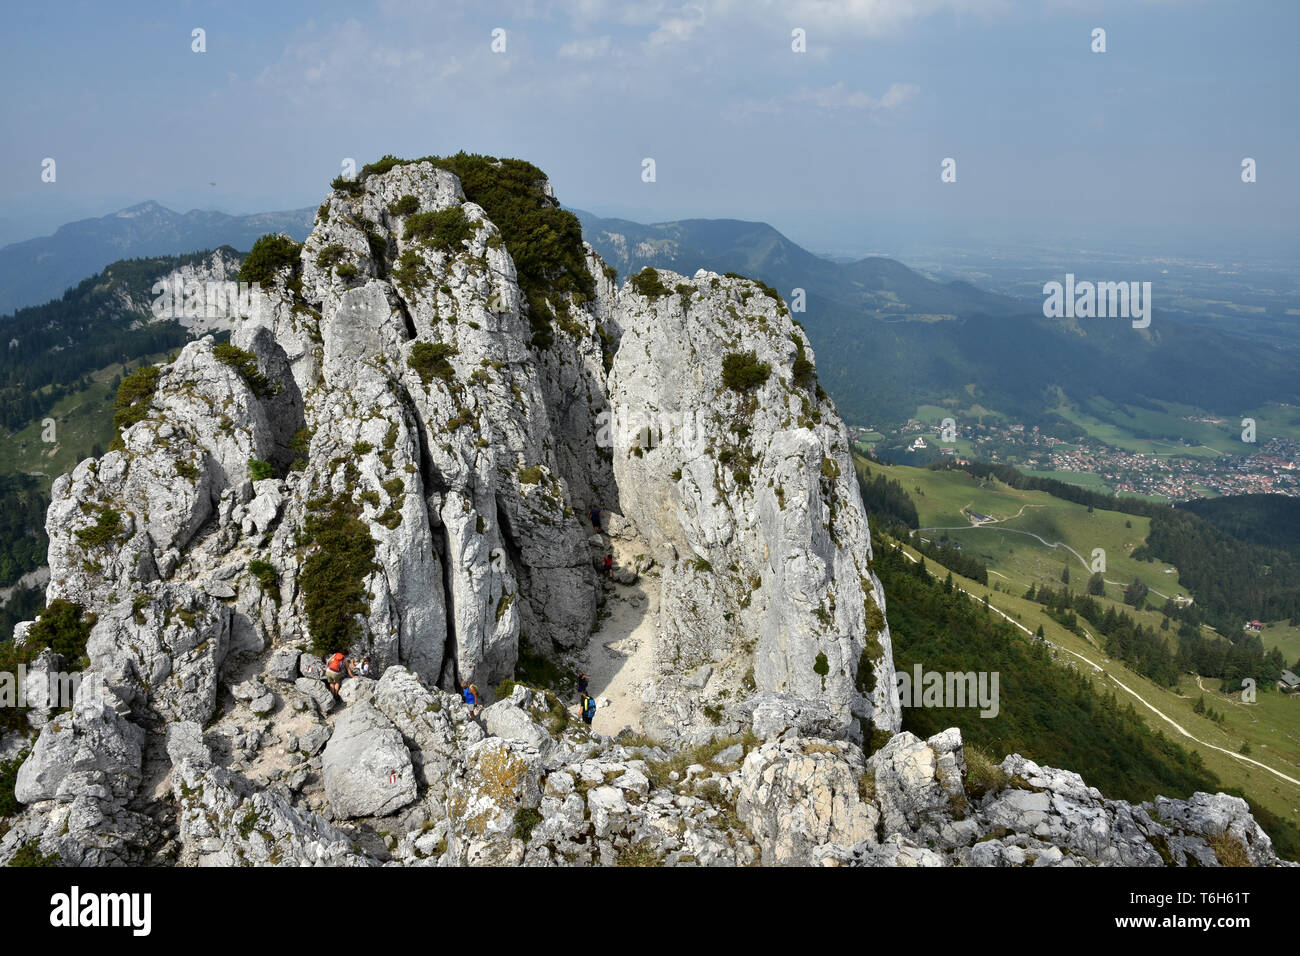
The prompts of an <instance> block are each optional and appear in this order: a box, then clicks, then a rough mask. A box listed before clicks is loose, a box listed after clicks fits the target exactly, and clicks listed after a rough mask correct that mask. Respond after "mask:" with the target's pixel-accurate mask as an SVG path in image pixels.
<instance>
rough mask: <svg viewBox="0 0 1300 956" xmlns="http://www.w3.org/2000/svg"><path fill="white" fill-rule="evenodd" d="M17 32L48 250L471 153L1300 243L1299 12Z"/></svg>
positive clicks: (756, 5) (20, 193) (1040, 8)
mask: <svg viewBox="0 0 1300 956" xmlns="http://www.w3.org/2000/svg"><path fill="white" fill-rule="evenodd" d="M6 21H7V22H6V26H7V29H6V31H5V34H4V35H3V36H2V37H0V63H2V64H3V65H2V66H0V71H3V75H4V79H5V81H6V82H4V84H3V86H2V87H0V125H2V126H3V129H4V130H5V135H4V137H3V140H2V142H0V171H2V172H3V176H0V219H3V220H7V225H8V227H9V228H10V229H12V228H13V223H14V222H15V221H17V222H20V223H21V224H22V228H26V227H27V226H30V228H26V232H25V234H28V235H34V234H38V233H42V232H48V231H50V229H51V228H52V226H53V225H56V224H58V223H60V222H63V221H67V220H69V219H73V218H78V217H82V216H90V215H103V214H105V213H107V212H110V211H112V210H115V209H118V208H121V207H122V206H125V205H128V204H131V203H134V202H139V201H142V200H145V199H156V200H158V201H160V202H162V203H164V204H165V205H168V206H170V207H172V208H176V209H180V210H187V209H190V208H195V207H199V208H218V209H223V210H226V211H230V212H253V211H258V210H265V209H283V208H291V207H299V206H308V205H316V204H318V203H319V202H320V201H321V199H322V197H323V195H324V194H325V192H326V190H327V188H328V183H329V180H330V179H331V178H333V176H335V175H336V174H337V173H338V172H339V169H340V163H341V162H342V160H343V159H344V158H345V157H352V158H355V159H356V160H357V162H358V164H362V163H365V162H367V161H370V160H373V159H375V158H377V157H378V156H380V155H382V154H383V153H388V152H391V153H395V154H397V155H400V156H416V155H426V154H430V153H449V152H455V151H457V150H459V149H466V150H469V151H472V152H485V153H492V154H495V155H510V156H519V157H522V158H525V159H529V160H531V161H532V162H534V163H536V164H537V165H539V166H540V167H542V168H543V169H544V170H545V171H546V172H547V173H548V174H549V175H550V177H551V180H552V183H553V185H554V187H555V190H556V193H557V194H558V196H559V197H560V199H561V200H562V201H563V202H564V203H566V204H567V205H570V206H575V207H579V208H583V209H587V210H589V211H592V212H595V213H598V214H601V215H622V216H626V217H628V218H634V219H639V220H642V221H662V220H667V219H674V218H683V217H735V218H742V219H756V220H766V221H768V222H771V223H772V224H773V225H775V226H777V228H779V229H781V230H782V231H784V232H786V233H787V234H788V235H789V236H790V237H791V238H793V239H795V240H796V241H798V242H801V243H802V244H804V245H807V246H809V247H810V248H814V249H840V250H846V251H849V250H859V249H863V250H864V249H868V248H872V247H875V246H880V245H882V244H883V245H888V244H890V243H891V241H893V240H896V239H898V238H899V237H908V238H911V239H915V238H917V237H921V238H925V237H929V238H936V239H938V238H947V237H964V238H966V239H969V240H974V241H978V240H979V239H981V238H984V237H989V238H992V237H998V238H1012V239H1033V238H1045V239H1047V238H1054V239H1057V240H1061V241H1069V240H1070V239H1072V238H1073V237H1080V238H1083V237H1089V238H1092V239H1096V238H1099V237H1101V238H1104V237H1109V236H1114V237H1117V238H1118V237H1121V236H1122V237H1123V238H1124V239H1126V240H1132V241H1139V242H1144V243H1150V244H1153V245H1157V246H1158V245H1159V244H1161V243H1168V244H1170V245H1171V246H1173V245H1178V246H1179V249H1180V250H1186V249H1187V248H1188V246H1189V244H1190V246H1191V247H1193V248H1194V247H1195V246H1196V244H1198V243H1205V244H1212V243H1213V242H1216V241H1219V240H1224V239H1230V240H1234V241H1241V242H1245V243H1247V244H1249V243H1252V242H1260V243H1264V244H1270V243H1278V242H1280V241H1281V242H1286V241H1291V242H1294V240H1295V239H1296V237H1297V227H1296V223H1297V221H1298V219H1300V186H1298V185H1297V179H1296V175H1297V162H1296V159H1297V155H1298V150H1300V142H1298V139H1300V134H1298V133H1297V122H1296V119H1297V109H1296V104H1295V99H1294V97H1295V93H1296V91H1297V89H1300V82H1298V81H1300V76H1298V74H1300V65H1298V59H1297V57H1295V55H1294V53H1295V49H1296V39H1295V38H1296V36H1297V29H1298V28H1300V4H1297V3H1294V2H1286V0H1282V2H1263V0H1261V2H1251V0H1246V2H1232V0H1225V2H1214V0H1201V2H1197V0H1187V2H1175V0H1163V2H1157V0H1124V2H1105V0H1095V2H1094V0H1040V2H1028V0H911V2H902V0H841V2H828V0H783V2H776V0H687V2H677V0H674V2H669V0H643V2H638V3H631V4H616V3H610V2H605V0H570V2H555V3H548V2H543V0H532V2H527V0H521V2H516V3H490V2H478V3H469V2H466V3H460V2H448V3H408V2H402V0H389V2H378V3H373V4H365V3H358V2H348V3H330V2H326V3H299V2H265V0H263V2H259V3H234V2H231V3H133V4H104V3H59V2H50V3H43V4H25V5H15V6H13V7H11V8H10V9H9V10H8V11H7V12H6ZM796 27H797V28H802V29H803V30H805V31H806V36H807V52H806V53H802V54H799V53H795V52H793V51H792V50H791V31H792V30H793V29H795V28H796ZM1094 27H1101V28H1104V29H1105V30H1106V31H1107V36H1106V40H1107V52H1106V53H1104V54H1099V53H1093V52H1091V50H1090V44H1091V32H1092V30H1093V28H1094ZM194 28H202V29H204V30H205V31H206V45H207V50H206V52H204V53H195V52H192V50H191V31H192V30H193V29H194ZM495 28H501V29H504V30H505V31H506V34H505V37H506V49H505V52H503V53H494V52H493V51H492V49H491V43H492V31H493V29H495ZM1246 156H1249V157H1253V158H1254V159H1255V160H1256V161H1257V163H1258V182H1256V183H1254V184H1252V185H1246V184H1243V183H1242V182H1241V179H1240V163H1241V160H1242V158H1243V157H1246ZM45 157H53V158H54V159H55V160H56V162H57V164H58V165H57V174H58V178H57V182H55V183H53V184H50V183H43V182H41V178H40V172H41V161H42V159H43V158H45ZM645 157H653V158H654V159H655V161H656V167H657V169H656V172H657V181H656V182H654V183H645V182H642V180H641V168H642V165H641V164H642V160H643V158H645ZM945 157H953V158H954V159H956V161H957V182H955V183H950V184H945V183H941V182H940V179H939V172H940V163H941V161H942V160H943V159H944V158H945ZM214 183H215V185H211V184H214ZM22 228H20V231H22Z"/></svg>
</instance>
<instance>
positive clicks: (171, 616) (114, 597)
mask: <svg viewBox="0 0 1300 956" xmlns="http://www.w3.org/2000/svg"><path fill="white" fill-rule="evenodd" d="M523 172H524V173H525V174H526V175H531V173H530V172H529V170H528V169H524V170H523ZM509 173H510V175H511V176H516V177H517V176H518V174H519V173H520V169H519V168H518V167H517V166H512V167H510V169H509ZM484 174H485V175H487V173H486V172H485V173H484ZM503 175H505V173H504V172H503ZM525 186H526V187H527V188H526V189H525V190H524V194H521V195H518V196H516V198H517V199H518V200H519V201H520V202H521V203H523V204H524V205H529V206H530V208H532V207H536V208H537V209H545V210H552V209H553V207H554V204H555V200H554V197H553V195H551V193H550V188H549V186H548V185H546V183H545V181H544V180H541V181H539V182H531V183H525ZM503 188H510V189H515V190H519V189H520V186H519V183H518V182H517V181H516V180H509V181H508V182H505V184H504V185H503ZM480 198H483V199H484V202H488V203H489V204H491V203H490V201H489V199H488V198H486V197H485V196H484V195H482V194H480ZM530 204H531V205H530ZM505 214H506V215H508V216H512V217H513V216H515V215H517V214H518V210H512V208H511V207H509V206H507V207H505ZM512 227H517V223H512V222H503V223H494V222H492V221H491V219H490V217H489V216H488V214H487V212H486V211H485V210H484V209H483V208H482V207H480V206H479V205H477V204H476V203H475V202H472V201H469V199H467V197H466V194H465V190H464V189H463V187H462V184H461V182H460V181H459V180H458V179H457V178H456V176H454V175H452V173H451V172H449V171H448V170H447V169H444V168H441V167H440V165H439V164H435V163H433V162H430V161H421V162H415V163H396V164H387V163H385V164H381V166H380V168H379V170H378V171H374V172H372V173H371V174H370V175H367V176H366V177H365V178H364V179H363V180H362V181H360V182H358V183H355V184H352V185H348V186H345V187H344V188H340V189H338V190H336V191H334V192H333V193H332V194H331V195H330V196H329V198H328V199H327V200H326V202H325V203H324V204H323V205H322V207H321V208H320V210H319V212H318V213H317V219H316V226H315V229H314V230H313V232H312V234H311V236H310V237H309V238H308V239H307V241H306V242H305V243H304V244H303V245H302V247H301V248H300V249H296V250H295V249H294V247H293V246H291V245H286V246H285V247H284V248H285V250H287V251H286V255H285V256H283V257H282V261H280V262H279V263H278V264H275V265H271V266H268V267H267V268H268V272H267V274H265V275H263V276H262V277H261V278H260V279H259V282H260V290H259V291H257V292H255V293H253V298H252V300H251V302H250V305H251V308H250V309H249V312H248V315H247V317H243V318H239V319H237V320H233V321H231V323H230V325H229V327H230V329H231V338H230V344H229V345H227V346H219V345H218V344H217V343H216V342H215V340H214V339H212V338H205V339H201V340H199V341H196V342H192V343H191V344H189V345H188V346H186V347H185V348H184V349H183V350H182V351H181V353H180V354H179V355H178V356H177V357H176V358H175V359H174V360H173V361H172V362H170V363H168V364H166V365H163V366H161V367H160V368H159V369H158V370H157V371H158V374H157V379H156V382H155V383H153V384H152V385H149V383H148V382H147V381H145V380H143V379H142V380H141V381H142V382H143V384H142V385H141V391H142V394H140V395H138V396H137V398H138V404H137V405H136V406H135V411H136V412H138V413H139V414H138V419H139V420H138V421H136V422H135V423H134V424H131V425H130V426H129V427H127V428H126V429H125V431H124V432H123V433H122V435H121V440H120V447H115V448H114V449H113V450H112V451H110V452H108V453H107V454H106V455H104V456H102V457H101V458H99V459H90V460H87V461H83V462H81V463H80V464H79V465H78V466H77V467H76V468H75V469H73V471H72V472H71V473H69V474H67V475H64V476H62V477H60V478H58V479H57V480H56V481H55V482H54V485H53V490H52V501H51V505H50V509H49V512H48V514H47V530H48V532H49V536H50V547H49V564H50V572H51V576H50V583H49V587H48V591H47V597H48V599H49V600H50V601H53V600H55V599H59V598H62V599H65V600H67V601H70V602H73V603H74V604H76V605H79V606H80V608H81V610H82V611H83V612H84V613H85V614H87V615H93V627H91V629H90V636H89V640H88V643H87V646H86V648H85V653H86V657H87V658H88V661H89V668H88V669H87V672H86V674H85V675H84V679H83V682H82V684H81V687H80V689H79V691H78V697H77V706H76V707H74V708H73V710H72V711H71V712H70V713H69V712H59V711H57V710H55V709H54V708H53V707H52V706H40V707H37V708H35V709H34V710H33V712H32V726H33V728H34V729H38V730H39V734H38V736H36V737H35V739H34V741H33V742H32V743H31V744H30V753H27V755H26V756H25V758H24V762H23V764H22V767H21V769H20V770H19V772H18V775H17V786H16V788H15V794H16V796H17V798H18V800H20V801H21V802H22V803H23V804H24V805H25V810H24V811H23V812H22V813H21V814H20V815H19V816H18V817H16V818H15V819H14V820H12V821H7V830H6V832H5V833H4V835H3V837H2V838H0V863H3V862H7V861H8V860H10V859H12V858H13V856H14V855H15V854H17V853H18V852H19V850H20V849H22V848H24V847H32V846H34V847H35V848H36V849H37V850H38V851H39V852H41V853H52V854H57V855H58V857H59V859H60V860H62V861H63V862H65V863H72V864H81V865H106V864H128V863H155V864H157V863H181V864H186V865H246V864H247V865H373V864H398V865H476V864H525V865H570V864H578V865H614V864H624V863H632V864H663V865H709V866H713V865H718V866H722V865H738V866H743V865H750V864H754V863H763V864H770V865H808V864H827V865H830V864H837V865H899V866H913V865H918V866H919V865H1022V864H1023V865H1027V864H1033V865H1047V864H1061V865H1084V864H1088V865H1091V864H1101V865H1108V864H1121V865H1123V864H1143V865H1145V864H1157V863H1172V864H1184V863H1192V862H1198V863H1201V864H1204V865H1214V864H1215V863H1219V862H1229V861H1240V860H1243V859H1244V860H1246V861H1247V862H1251V863H1255V864H1259V865H1266V864H1271V863H1274V862H1276V858H1275V857H1274V855H1273V852H1272V848H1271V844H1270V843H1269V841H1268V838H1267V836H1265V835H1264V834H1263V832H1262V831H1261V830H1260V829H1259V827H1258V826H1257V825H1256V824H1255V822H1254V820H1253V819H1252V818H1251V816H1250V814H1249V811H1248V808H1247V807H1246V806H1245V804H1244V803H1242V802H1241V801H1238V800H1235V798H1230V797H1226V796H1224V795H1217V796H1211V795H1205V794H1197V795H1196V796H1194V797H1193V798H1191V799H1190V800H1187V801H1177V800H1168V801H1167V800H1157V801H1156V802H1155V803H1154V804H1142V805H1140V806H1132V805H1129V804H1126V803H1123V802H1120V801H1113V800H1108V799H1106V798H1104V797H1103V796H1101V795H1100V794H1099V793H1097V792H1096V791H1095V790H1093V789H1091V788H1088V787H1086V786H1085V785H1084V784H1083V782H1082V781H1080V780H1079V779H1078V778H1077V776H1075V775H1073V774H1068V773H1065V772H1063V771H1055V770H1051V769H1049V768H1041V767H1038V766H1037V765H1034V764H1032V763H1031V762H1029V761H1027V760H1024V758H1022V757H1019V756H1012V757H1008V758H1007V760H1006V761H1005V762H1004V763H1003V765H1002V766H1001V768H999V769H998V770H997V772H996V773H993V772H992V771H987V772H986V770H987V768H985V769H981V770H977V771H975V776H976V777H977V778H979V779H977V780H975V781H972V779H971V775H972V770H971V768H970V767H968V766H967V763H966V759H965V754H964V748H963V746H962V741H961V738H960V735H959V734H958V733H957V732H956V731H955V730H953V731H948V732H945V733H944V734H940V735H937V736H935V737H932V738H931V739H930V740H928V741H922V740H919V739H917V738H916V737H914V736H912V735H910V734H906V733H901V734H900V733H896V731H897V730H898V726H899V710H898V701H897V697H896V695H895V693H894V686H895V685H894V672H893V664H892V646H891V641H890V634H889V628H888V624H887V622H886V618H885V610H886V609H885V605H884V595H883V592H882V590H881V587H880V584H879V582H878V581H877V579H876V578H875V576H874V575H873V574H872V572H871V565H870V562H871V547H870V540H869V536H868V533H867V523H866V517H865V513H864V511H863V508H862V502H861V500H860V496H859V492H858V489H857V484H856V481H855V479H854V475H853V469H852V462H851V460H850V457H849V451H848V442H847V438H846V434H845V429H844V426H843V424H842V423H841V422H840V420H839V418H838V416H837V415H836V414H835V410H834V407H833V406H832V404H831V402H830V400H829V399H828V398H827V396H826V395H825V393H824V392H823V391H822V389H821V387H820V386H819V385H818V382H817V375H816V368H815V364H814V356H813V354H812V350H811V348H810V347H809V345H808V340H807V338H806V337H805V336H804V334H803V331H802V329H801V328H800V327H799V326H798V325H797V324H796V323H794V322H793V321H792V319H791V317H790V315H789V312H788V310H787V309H786V307H785V305H784V304H783V303H782V302H781V300H780V298H779V296H777V295H776V294H775V293H774V291H773V290H770V289H768V288H767V287H765V286H763V285H761V284H759V283H754V282H751V281H749V280H745V279H741V278H738V277H735V276H720V275H717V274H714V273H710V272H704V271H700V272H697V273H695V274H694V275H693V276H691V277H686V276H679V275H675V274H672V273H667V272H661V273H658V274H653V273H651V274H646V275H642V276H639V277H636V279H635V280H633V281H629V282H627V283H626V284H624V285H623V286H622V287H621V288H620V287H619V286H617V285H616V284H615V282H614V277H613V276H612V275H610V274H608V273H607V272H606V270H605V268H604V266H603V263H601V261H600V259H599V258H598V257H597V256H596V255H595V254H594V253H593V252H592V251H591V249H590V247H581V246H579V244H578V242H579V241H578V238H577V237H576V235H573V236H570V237H569V238H568V240H567V241H570V246H568V247H566V249H567V253H566V256H567V262H566V263H565V264H563V265H562V267H561V264H560V263H551V262H548V263H543V264H542V265H543V266H545V268H539V265H538V263H537V262H533V261H529V259H527V258H524V256H525V255H528V254H531V253H534V252H536V248H530V249H526V250H523V251H522V252H521V250H520V249H519V248H518V247H516V254H518V255H520V260H519V262H516V258H515V256H512V254H511V251H510V249H509V248H508V245H507V242H506V241H505V240H506V239H507V238H509V237H508V236H503V231H502V229H503V228H506V229H509V228H512ZM545 231H546V230H542V231H541V232H545ZM552 231H554V230H552ZM553 238H554V237H547V236H543V237H542V238H541V239H530V241H536V242H539V243H541V244H542V246H545V245H546V244H547V243H550V242H551V240H552V239H553ZM557 241H560V240H557ZM271 259H272V260H274V256H272V257H271ZM566 270H568V271H566ZM539 275H540V276H543V277H547V278H548V281H551V282H552V284H553V286H554V287H553V288H540V287H539V284H538V283H539V278H538V277H539ZM562 279H563V280H565V281H561V280H562ZM150 389H152V390H150ZM115 444H116V443H115ZM268 476H269V477H268ZM593 505H596V506H599V507H600V508H601V509H602V511H603V517H602V520H601V522H600V527H599V528H593V527H592V526H591V524H590V519H589V518H588V514H589V509H590V508H591V507H592V506H593ZM613 542H617V550H618V552H619V554H620V562H619V566H618V567H617V569H615V570H616V573H615V574H614V575H612V576H613V578H614V580H615V581H616V582H619V583H620V584H622V585H626V586H631V585H633V584H635V585H636V586H637V587H640V588H646V589H649V588H653V589H657V592H658V593H657V595H654V594H651V595H650V596H651V598H655V597H657V600H651V601H648V602H646V601H644V596H641V597H638V599H637V601H636V603H634V604H629V607H637V608H639V607H642V606H654V607H655V608H656V615H657V616H656V617H654V618H653V619H652V620H653V622H654V624H655V627H654V628H653V629H652V628H651V627H649V626H647V627H646V628H645V630H646V632H647V633H649V632H650V631H651V630H653V634H652V636H651V638H648V639H647V640H651V639H652V641H653V662H654V666H653V673H651V674H650V675H649V676H648V677H646V678H645V679H644V680H642V679H641V677H640V676H638V678H637V686H636V688H635V692H636V693H637V694H639V695H640V700H639V705H640V707H639V709H637V710H636V713H638V714H643V715H644V726H643V727H641V728H637V729H639V730H643V731H645V732H646V733H645V735H641V734H638V733H627V734H621V735H620V737H619V738H616V739H610V738H608V737H601V736H599V735H596V734H593V733H591V731H590V730H589V728H588V727H587V726H586V725H584V724H583V723H582V722H581V721H580V720H579V719H578V716H577V715H576V713H574V712H573V710H572V709H571V708H570V707H569V706H568V704H569V702H568V701H566V700H561V699H560V698H557V697H556V695H555V693H554V692H553V691H551V690H547V689H545V688H542V687H534V686H525V685H524V684H522V683H519V684H514V685H513V686H504V685H501V684H500V683H499V682H500V681H502V680H503V679H506V678H513V677H514V676H515V674H516V669H517V664H519V662H520V661H521V658H522V659H523V662H524V664H525V665H526V667H525V668H524V669H526V670H528V671H530V672H540V673H542V674H545V673H547V672H548V671H549V670H550V669H551V668H553V667H554V666H555V662H556V660H557V659H562V660H564V662H565V663H566V664H567V663H571V660H569V659H565V658H564V657H563V655H564V654H566V653H567V652H572V651H574V650H576V649H578V648H583V647H585V646H586V645H587V643H588V641H589V640H590V639H591V637H592V633H593V627H594V625H595V624H596V623H597V621H598V619H599V618H600V616H601V614H602V602H603V601H604V595H605V594H606V593H607V592H606V590H605V589H606V588H608V587H614V586H615V585H606V584H605V583H604V582H602V581H601V579H600V578H599V576H598V574H597V571H596V567H597V566H598V565H599V563H600V560H601V558H603V555H604V553H606V552H607V551H609V550H611V545H612V544H613ZM593 562H594V563H593ZM87 620H89V619H87ZM29 630H30V625H20V626H19V628H18V631H17V633H18V634H19V635H20V636H22V635H25V634H26V633H28V631H29ZM638 639H640V638H638ZM525 642H526V643H525ZM313 646H314V650H313V651H312V652H311V653H304V652H303V649H305V648H311V647H313ZM326 648H330V649H346V650H347V651H349V652H351V654H352V656H353V657H354V658H356V657H360V656H362V655H365V656H369V657H370V658H371V662H372V670H371V674H372V675H379V676H378V679H377V680H376V679H348V680H346V681H344V683H343V686H342V690H341V693H340V695H339V697H338V698H336V697H335V696H334V694H333V693H332V692H331V690H330V689H329V687H328V686H327V685H326V684H325V683H324V681H323V680H322V677H323V676H324V675H323V672H322V668H321V666H320V663H321V661H320V657H319V656H318V654H319V653H320V652H322V651H324V650H325V649H326ZM525 654H527V657H525V656H524V655H525ZM56 663H58V662H56V661H55V660H54V659H53V657H52V656H47V657H46V658H45V659H43V663H42V665H41V666H42V667H43V668H45V670H49V669H51V668H54V667H55V665H56ZM471 680H472V681H474V682H475V683H477V685H478V686H479V688H480V692H481V693H483V694H484V696H485V697H486V698H487V699H486V701H485V703H486V704H487V706H486V707H484V709H483V710H482V712H481V714H478V715H476V716H471V714H470V712H469V710H468V709H467V708H466V706H465V705H464V703H463V701H462V700H461V698H460V697H459V696H458V694H457V690H458V685H459V684H460V683H462V682H467V681H471ZM496 688H499V689H500V691H501V694H502V699H500V700H496V699H495V692H494V690H495V689H496ZM608 703H609V702H608V701H607V700H602V703H601V706H602V708H603V707H604V706H605V705H606V704H608ZM4 746H5V747H6V748H7V750H6V752H11V751H12V750H15V749H18V748H21V749H23V750H26V749H27V748H28V746H29V744H28V742H27V741H26V740H25V739H23V740H18V741H17V742H16V743H15V742H10V741H6V742H4ZM864 748H867V749H866V750H864ZM867 750H870V751H871V755H870V757H869V758H868V757H867ZM981 767H982V765H981Z"/></svg>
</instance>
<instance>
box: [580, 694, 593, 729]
mask: <svg viewBox="0 0 1300 956" xmlns="http://www.w3.org/2000/svg"><path fill="white" fill-rule="evenodd" d="M595 716H596V700H595V698H593V697H589V696H588V695H587V694H586V693H585V692H584V693H583V695H582V720H583V722H584V723H585V724H586V725H587V726H588V727H590V726H591V719H592V718H593V717H595Z"/></svg>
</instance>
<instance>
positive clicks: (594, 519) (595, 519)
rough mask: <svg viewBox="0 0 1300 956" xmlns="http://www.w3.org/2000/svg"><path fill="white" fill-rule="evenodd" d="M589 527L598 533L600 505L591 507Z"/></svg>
mask: <svg viewBox="0 0 1300 956" xmlns="http://www.w3.org/2000/svg"><path fill="white" fill-rule="evenodd" d="M591 526H592V527H593V528H595V529H596V531H597V533H599V532H600V505H592V506H591Z"/></svg>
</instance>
